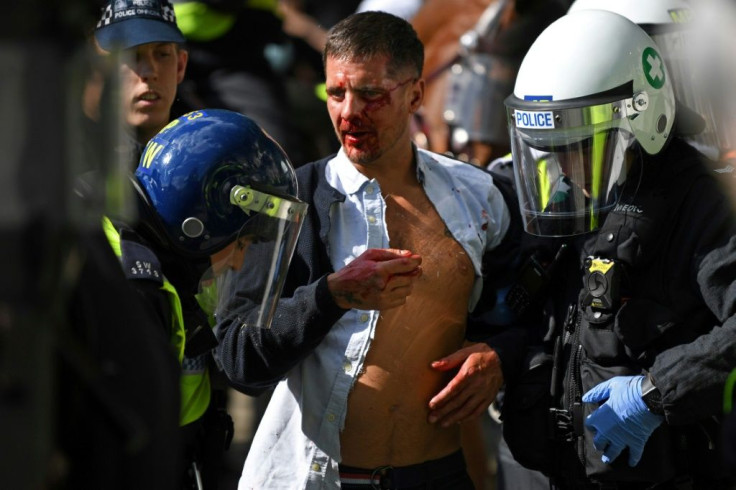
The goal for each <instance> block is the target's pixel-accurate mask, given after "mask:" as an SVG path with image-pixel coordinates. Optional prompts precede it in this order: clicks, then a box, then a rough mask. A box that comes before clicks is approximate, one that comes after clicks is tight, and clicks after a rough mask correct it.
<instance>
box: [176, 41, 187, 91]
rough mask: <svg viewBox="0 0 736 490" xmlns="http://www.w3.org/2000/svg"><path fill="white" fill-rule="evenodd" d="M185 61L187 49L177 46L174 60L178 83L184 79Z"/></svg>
mask: <svg viewBox="0 0 736 490" xmlns="http://www.w3.org/2000/svg"><path fill="white" fill-rule="evenodd" d="M187 61H189V51H187V50H186V49H181V48H179V50H178V53H177V62H176V83H177V84H179V83H181V82H182V80H184V75H186V72H187Z"/></svg>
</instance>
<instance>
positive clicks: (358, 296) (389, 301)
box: [327, 248, 422, 310]
mask: <svg viewBox="0 0 736 490" xmlns="http://www.w3.org/2000/svg"><path fill="white" fill-rule="evenodd" d="M421 263H422V257H421V256H420V255H417V254H414V253H412V252H410V251H409V250H395V249H378V248H372V249H368V250H366V251H365V252H363V253H362V254H360V256H359V257H357V258H356V259H355V260H353V261H352V262H350V263H349V264H348V265H346V266H345V267H343V268H342V269H340V270H339V271H337V272H334V273H332V274H330V275H329V276H327V286H328V288H329V289H330V292H331V293H332V297H333V298H334V299H335V303H337V305H338V306H339V307H341V308H344V309H346V310H347V309H350V308H357V309H361V310H387V309H389V308H395V307H397V306H401V305H403V304H404V303H406V297H407V296H409V295H410V294H411V291H412V287H413V285H414V281H415V280H416V279H417V278H418V277H420V276H421V275H422V268H421V267H420V264H421Z"/></svg>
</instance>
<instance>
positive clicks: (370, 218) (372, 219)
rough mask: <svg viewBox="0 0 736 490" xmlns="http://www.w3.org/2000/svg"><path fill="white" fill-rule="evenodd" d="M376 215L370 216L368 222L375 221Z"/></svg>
mask: <svg viewBox="0 0 736 490" xmlns="http://www.w3.org/2000/svg"><path fill="white" fill-rule="evenodd" d="M375 222H376V217H375V216H368V223H375Z"/></svg>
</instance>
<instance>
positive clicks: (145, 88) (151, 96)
mask: <svg viewBox="0 0 736 490" xmlns="http://www.w3.org/2000/svg"><path fill="white" fill-rule="evenodd" d="M188 56H189V55H188V53H187V51H185V50H183V49H180V48H179V47H178V46H177V44H175V43H148V44H142V45H140V46H136V47H134V48H131V49H129V50H126V51H125V52H124V53H123V56H122V61H121V65H120V76H121V93H122V98H121V103H122V107H121V112H122V115H123V118H124V120H125V122H126V123H127V124H128V125H129V126H130V127H131V128H133V129H134V130H135V132H136V137H137V139H138V141H139V142H141V143H146V142H148V140H149V139H151V138H152V137H153V136H154V135H155V134H156V133H158V132H159V130H161V128H163V127H164V126H166V124H168V122H169V120H170V114H171V106H172V104H173V103H174V98H175V97H176V88H177V85H179V83H180V82H181V81H182V80H183V79H184V74H185V71H186V66H187V60H188Z"/></svg>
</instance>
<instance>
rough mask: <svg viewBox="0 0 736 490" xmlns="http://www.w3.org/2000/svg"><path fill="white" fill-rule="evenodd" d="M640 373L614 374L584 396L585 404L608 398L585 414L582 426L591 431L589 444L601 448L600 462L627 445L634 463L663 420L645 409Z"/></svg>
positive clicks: (611, 458)
mask: <svg viewBox="0 0 736 490" xmlns="http://www.w3.org/2000/svg"><path fill="white" fill-rule="evenodd" d="M643 379H644V376H616V377H615V378H611V379H609V380H608V381H604V382H603V383H600V384H599V385H598V386H595V387H594V388H592V389H591V390H590V391H588V392H587V393H586V394H585V395H583V401H584V402H585V403H599V402H602V401H603V400H605V399H606V398H608V401H606V403H604V404H603V405H601V406H600V407H598V409H597V410H595V411H594V412H593V413H591V414H590V415H588V417H587V419H586V420H585V426H586V427H588V428H589V429H591V430H593V431H595V436H594V437H593V446H594V447H595V448H596V450H598V451H603V456H602V457H601V461H603V462H604V463H610V462H612V461H613V460H614V459H616V458H618V456H619V454H621V451H623V450H624V448H626V447H628V448H629V466H636V465H637V464H638V463H639V460H640V459H641V455H642V453H643V452H644V444H646V442H647V440H649V436H651V435H652V432H654V429H656V428H657V427H659V424H661V423H662V422H663V421H664V417H663V416H662V415H657V414H654V413H652V412H650V411H649V409H648V408H647V406H646V405H645V404H644V400H642V399H641V382H642V380H643Z"/></svg>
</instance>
